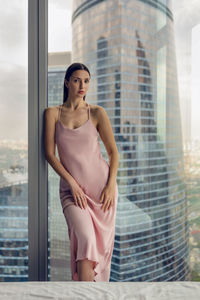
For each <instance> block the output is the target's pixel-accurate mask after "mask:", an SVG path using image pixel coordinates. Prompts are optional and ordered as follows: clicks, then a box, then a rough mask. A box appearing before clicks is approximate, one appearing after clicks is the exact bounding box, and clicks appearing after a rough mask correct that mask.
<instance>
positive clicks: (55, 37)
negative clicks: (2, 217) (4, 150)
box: [0, 0, 200, 141]
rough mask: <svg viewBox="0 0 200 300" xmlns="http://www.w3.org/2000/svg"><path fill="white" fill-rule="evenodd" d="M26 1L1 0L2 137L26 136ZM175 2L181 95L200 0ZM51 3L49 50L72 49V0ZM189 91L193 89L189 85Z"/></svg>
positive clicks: (199, 19) (194, 111)
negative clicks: (187, 38)
mask: <svg viewBox="0 0 200 300" xmlns="http://www.w3.org/2000/svg"><path fill="white" fill-rule="evenodd" d="M27 3H28V0H11V1H5V0H0V7H1V10H0V67H1V72H0V97H1V101H0V128H1V130H0V141H1V140H2V139H16V138H17V139H18V140H19V139H20V138H21V139H27V109H28V107H27V83H28V82H27V79H28V78H27V76H28V75H27V63H28V56H27V54H28V43H27V42H28V32H27V29H28V28H27V21H28V20H27V11H28V6H27ZM172 4H173V6H172V8H173V14H174V19H175V23H174V24H175V42H176V51H177V52H176V55H177V67H178V77H179V89H180V96H181V95H182V94H183V95H185V90H184V82H187V80H188V78H187V76H188V75H187V64H184V63H182V62H184V61H188V58H187V51H184V49H185V48H187V47H188V46H190V47H191V45H187V44H186V41H185V32H186V31H187V29H188V28H189V27H191V26H194V23H195V24H197V23H200V17H199V11H200V1H199V0H190V1H188V0H173V2H172ZM48 6H49V15H48V19H49V26H48V34H49V40H48V47H49V52H54V51H55V52H59V51H71V48H72V45H71V40H72V35H71V11H72V0H49V4H48ZM198 30H199V31H198ZM198 34H200V29H198V28H197V29H196V31H195V36H196V37H197V36H198ZM198 40H200V38H199V39H198ZM193 49H194V55H196V54H195V53H197V49H198V51H199V44H198V42H197V39H196V40H193ZM195 49H196V50H195ZM198 63H199V61H196V60H195V66H196V69H195V70H194V72H193V74H194V73H195V76H196V77H195V80H196V81H195V82H198V83H199V81H198V80H200V78H199V77H200V75H199V74H198V71H197V70H198V69H199V70H200V66H199V65H198ZM197 66H198V67H197ZM191 67H192V62H191ZM193 68H194V67H193ZM181 87H182V93H181ZM193 88H195V89H196V90H195V93H193V98H194V99H196V100H193V109H192V114H193V115H192V116H193V119H192V120H193V135H194V136H195V135H198V130H197V129H198V126H199V123H198V122H199V120H198V119H199V109H200V107H199V101H198V102H197V98H198V95H199V94H200V91H198V88H197V84H196V83H195V85H194V86H193ZM187 92H188V93H189V92H190V91H189V89H188V90H187ZM195 95H196V96H195ZM183 98H184V97H182V99H183ZM197 112H198V113H197ZM16 124H17V126H16ZM199 127H200V126H199Z"/></svg>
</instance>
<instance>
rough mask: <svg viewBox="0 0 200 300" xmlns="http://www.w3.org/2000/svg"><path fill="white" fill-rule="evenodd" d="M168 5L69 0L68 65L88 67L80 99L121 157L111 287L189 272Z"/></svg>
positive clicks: (178, 277)
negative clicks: (99, 118) (103, 121)
mask: <svg viewBox="0 0 200 300" xmlns="http://www.w3.org/2000/svg"><path fill="white" fill-rule="evenodd" d="M170 7H171V5H170V1H167V0H165V1H164V0H163V1H161V0H160V1H159V0H151V1H150V0H131V1H130V0H115V1H112V0H110V1H106V0H97V1H93V0H87V1H85V0H74V1H73V14H72V36H73V38H72V62H82V63H84V64H86V65H87V66H88V67H89V70H90V72H91V84H90V89H89V91H88V93H87V96H86V101H87V102H88V103H91V104H98V105H101V106H103V107H104V108H105V109H106V111H107V113H108V115H109V118H110V120H111V124H112V128H113V132H114V135H115V140H116V143H117V147H118V151H119V155H120V160H119V169H118V177H117V182H118V186H119V199H118V208H117V219H116V235H115V244H114V251H113V257H112V266H111V277H110V281H177V280H187V278H188V274H189V253H188V252H189V249H188V224H187V201H186V195H185V183H184V167H183V153H182V133H181V119H180V107H179V96H178V84H177V70H176V57H175V44H174V33H173V15H172V13H171V10H170ZM99 141H100V143H101V147H102V152H103V154H104V155H105V154H106V153H105V148H104V146H103V144H102V142H101V140H100V139H99ZM105 158H106V155H105Z"/></svg>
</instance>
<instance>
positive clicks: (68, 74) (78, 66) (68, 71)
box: [63, 63, 90, 103]
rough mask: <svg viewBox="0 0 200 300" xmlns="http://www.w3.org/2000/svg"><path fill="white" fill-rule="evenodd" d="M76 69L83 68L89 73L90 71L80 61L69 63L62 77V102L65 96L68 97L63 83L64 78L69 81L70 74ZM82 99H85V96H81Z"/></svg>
mask: <svg viewBox="0 0 200 300" xmlns="http://www.w3.org/2000/svg"><path fill="white" fill-rule="evenodd" d="M77 70H85V71H87V72H88V73H89V75H90V71H89V70H88V68H87V67H86V66H85V65H84V64H82V63H73V64H71V65H70V66H69V67H68V68H67V71H66V73H65V78H64V87H63V103H64V102H66V101H67V97H68V88H67V87H66V85H65V79H66V80H68V81H69V79H70V76H71V75H72V73H73V72H75V71H77ZM83 99H84V100H85V96H84V97H83Z"/></svg>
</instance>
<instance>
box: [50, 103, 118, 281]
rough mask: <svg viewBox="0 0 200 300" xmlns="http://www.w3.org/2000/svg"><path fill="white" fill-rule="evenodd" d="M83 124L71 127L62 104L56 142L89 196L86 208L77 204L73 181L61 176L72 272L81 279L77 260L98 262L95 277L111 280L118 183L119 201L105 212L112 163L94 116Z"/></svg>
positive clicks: (66, 167)
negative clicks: (63, 118) (62, 117)
mask: <svg viewBox="0 0 200 300" xmlns="http://www.w3.org/2000/svg"><path fill="white" fill-rule="evenodd" d="M86 105H87V108H88V120H87V121H86V122H85V123H84V124H82V125H81V126H80V127H77V128H75V129H70V128H68V127H66V126H65V125H64V124H63V123H62V121H61V120H60V115H61V112H62V107H63V105H60V106H59V114H58V120H57V122H56V125H55V126H56V127H55V143H56V145H57V149H58V154H59V159H60V162H61V163H62V165H63V166H64V168H65V169H66V170H67V171H68V172H69V173H70V175H71V176H72V177H73V178H74V179H75V181H76V182H77V183H78V185H79V186H80V187H81V189H82V191H83V192H84V194H85V196H86V199H87V207H86V208H85V209H84V208H83V209H82V208H80V206H76V205H75V203H74V199H73V196H72V193H71V190H70V187H69V184H68V182H67V181H66V180H64V179H63V178H62V177H61V176H60V185H59V194H60V202H61V206H62V211H63V214H64V217H65V220H66V223H67V226H68V236H69V240H70V257H71V275H72V280H74V281H78V273H77V261H78V260H82V259H88V260H91V261H93V262H94V264H93V266H94V267H93V270H94V281H109V279H110V268H111V258H112V253H113V248H114V236H115V221H116V208H117V201H118V186H117V182H116V185H115V201H114V205H113V206H111V207H110V209H109V210H106V211H105V212H104V210H103V209H101V206H102V203H100V202H99V200H100V196H101V193H102V191H103V189H104V187H105V186H106V183H107V181H108V177H109V164H108V163H107V162H106V160H105V159H104V158H103V156H102V153H101V150H100V145H99V141H98V131H97V129H96V127H95V126H94V124H93V122H92V120H91V118H90V105H89V104H88V103H86Z"/></svg>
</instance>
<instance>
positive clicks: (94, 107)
mask: <svg viewBox="0 0 200 300" xmlns="http://www.w3.org/2000/svg"><path fill="white" fill-rule="evenodd" d="M90 109H91V111H92V112H93V114H94V115H98V114H99V113H101V112H102V111H105V110H104V108H103V107H102V106H100V105H91V104H90Z"/></svg>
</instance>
